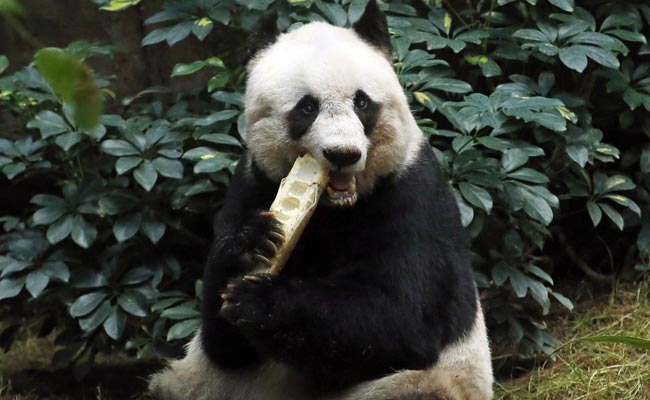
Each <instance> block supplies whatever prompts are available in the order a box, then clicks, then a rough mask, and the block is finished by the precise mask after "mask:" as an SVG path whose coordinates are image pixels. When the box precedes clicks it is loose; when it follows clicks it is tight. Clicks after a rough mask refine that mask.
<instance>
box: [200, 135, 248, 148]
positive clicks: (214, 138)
mask: <svg viewBox="0 0 650 400" xmlns="http://www.w3.org/2000/svg"><path fill="white" fill-rule="evenodd" d="M199 139H201V140H205V141H206V142H211V143H216V144H226V145H231V146H237V147H241V143H239V140H237V139H235V138H234V137H232V136H230V135H225V134H223V133H210V134H207V135H202V136H201V137H200V138H199Z"/></svg>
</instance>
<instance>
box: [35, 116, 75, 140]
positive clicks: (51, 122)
mask: <svg viewBox="0 0 650 400" xmlns="http://www.w3.org/2000/svg"><path fill="white" fill-rule="evenodd" d="M27 127H28V128H38V129H39V130H40V131H41V136H42V137H43V138H47V137H49V136H52V135H56V134H59V133H63V132H67V131H69V130H70V126H69V125H68V124H66V123H65V121H64V120H63V117H61V116H60V115H59V114H57V113H54V112H52V111H49V110H45V111H41V112H39V113H38V114H36V116H35V117H34V119H33V120H31V121H29V122H28V123H27Z"/></svg>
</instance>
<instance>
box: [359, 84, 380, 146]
mask: <svg viewBox="0 0 650 400" xmlns="http://www.w3.org/2000/svg"><path fill="white" fill-rule="evenodd" d="M353 102H354V112H355V113H356V114H357V117H359V121H361V123H362V124H363V131H364V132H365V134H366V136H368V135H370V134H371V133H372V131H373V130H374V129H375V126H376V125H377V119H378V118H379V109H380V108H381V105H380V104H379V103H377V102H376V101H373V100H372V99H371V98H370V97H369V96H368V95H367V94H366V92H364V91H363V90H357V91H356V93H355V94H354V100H353Z"/></svg>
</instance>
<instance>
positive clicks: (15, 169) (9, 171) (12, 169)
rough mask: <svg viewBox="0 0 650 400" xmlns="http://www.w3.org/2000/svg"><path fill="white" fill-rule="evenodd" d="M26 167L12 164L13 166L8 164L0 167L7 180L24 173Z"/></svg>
mask: <svg viewBox="0 0 650 400" xmlns="http://www.w3.org/2000/svg"><path fill="white" fill-rule="evenodd" d="M26 168H27V166H26V165H25V164H24V163H21V162H19V163H14V164H8V165H5V166H4V167H2V172H3V173H4V174H5V175H6V176H7V178H9V179H13V178H15V177H16V176H17V175H18V174H20V173H22V172H23V171H25V169H26Z"/></svg>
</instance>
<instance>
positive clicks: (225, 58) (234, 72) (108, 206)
mask: <svg viewBox="0 0 650 400" xmlns="http://www.w3.org/2000/svg"><path fill="white" fill-rule="evenodd" d="M94 2H95V3H97V4H98V5H99V6H101V7H102V8H103V9H105V10H107V11H106V12H110V11H119V10H121V9H124V8H128V7H131V6H134V5H135V6H137V3H139V1H137V0H135V1H121V0H120V1H115V0H94ZM366 2H367V1H366V0H352V1H343V3H342V4H335V3H329V2H324V1H320V0H316V1H312V0H301V1H289V2H280V1H277V2H276V1H274V0H256V1H239V0H236V1H233V0H223V1H217V0H189V1H184V2H171V1H170V2H167V3H165V5H164V7H163V10H161V11H160V12H159V13H157V14H155V15H153V16H152V17H151V18H149V20H148V21H147V24H148V25H152V26H153V29H152V30H151V32H150V33H148V34H147V35H146V36H145V37H144V38H143V41H142V44H143V46H151V45H165V44H163V43H162V42H166V43H167V44H168V45H174V44H176V43H178V42H181V41H182V40H184V39H185V38H187V37H188V36H190V35H193V36H195V37H196V38H198V39H200V40H203V39H204V38H206V36H207V35H209V34H211V33H214V32H226V31H227V32H228V40H227V41H223V42H221V43H219V45H218V46H219V47H218V48H217V49H216V52H215V57H211V58H209V59H207V60H199V61H195V62H192V63H188V64H179V65H177V66H176V67H175V68H174V69H173V71H170V74H171V75H172V76H183V75H190V74H194V73H196V72H197V71H199V70H208V71H209V72H210V75H211V78H210V79H206V81H202V80H201V79H200V78H197V79H196V80H195V82H196V83H197V84H196V88H195V89H193V90H187V91H182V92H172V91H170V90H169V89H167V88H161V87H155V88H151V89H148V90H145V91H144V92H142V93H138V94H136V95H134V96H131V97H128V98H125V99H114V98H112V97H111V93H112V92H111V91H110V83H111V79H112V78H111V77H107V76H100V75H96V76H94V83H92V84H91V85H90V86H88V87H89V88H91V89H92V90H98V91H100V92H101V93H104V96H105V98H106V102H107V104H106V109H107V110H109V111H106V113H104V114H102V115H100V116H99V124H97V125H96V126H95V124H89V123H88V120H90V121H95V120H96V118H93V117H92V114H91V116H90V117H88V118H86V119H84V118H81V119H80V117H83V116H87V115H88V113H92V112H97V110H98V108H96V107H89V108H90V111H88V110H86V111H84V110H85V109H84V108H83V107H81V108H80V105H83V104H85V102H84V101H81V102H79V101H78V98H77V97H74V96H72V97H70V96H66V95H64V94H63V92H61V90H56V88H57V85H58V86H59V87H60V85H61V83H60V82H59V83H56V82H52V78H51V77H50V78H49V81H48V80H46V79H45V78H44V77H43V76H42V75H41V74H40V73H39V71H38V70H37V68H36V66H35V65H29V66H26V67H24V68H22V69H19V70H18V71H17V72H15V73H13V74H11V75H6V74H5V75H4V76H1V77H0V106H2V107H3V108H6V110H10V111H7V112H11V113H12V114H13V115H14V116H15V117H16V118H18V119H19V121H22V122H21V123H24V130H21V131H20V132H19V134H18V135H14V136H13V137H7V138H3V139H0V170H1V171H2V173H3V174H4V175H5V176H6V178H7V179H8V184H9V185H11V187H12V188H15V190H16V191H17V192H21V191H22V192H25V191H26V192H27V194H28V195H29V198H30V199H31V200H30V201H29V204H24V206H23V207H22V208H20V209H19V210H17V211H16V212H15V213H14V214H13V215H4V216H2V218H1V219H0V221H1V222H2V223H3V228H4V232H5V233H4V234H2V235H1V236H0V271H1V272H0V310H2V315H3V321H1V322H0V329H2V336H0V339H2V340H0V342H3V343H6V342H10V341H11V338H13V337H15V336H16V335H17V334H18V333H19V332H20V331H21V329H30V330H35V329H38V330H39V331H40V333H42V334H45V333H47V332H49V331H51V329H52V327H54V326H58V327H59V330H58V337H57V341H58V343H59V344H62V345H64V347H62V348H61V350H60V351H58V352H57V353H56V354H55V356H54V363H55V365H57V366H63V365H68V364H69V363H74V364H75V365H76V366H77V368H76V371H77V372H78V374H80V375H83V374H84V373H85V372H86V371H87V367H88V366H89V365H91V363H92V360H93V357H94V355H95V354H96V353H97V352H98V351H101V352H106V351H111V350H113V349H120V348H123V347H124V346H125V347H126V348H127V349H134V350H135V351H137V355H138V357H143V356H147V355H150V354H151V353H152V352H154V351H157V350H163V349H165V348H166V346H165V344H166V343H167V342H169V341H172V342H173V343H177V344H178V343H180V342H182V341H183V340H186V339H187V338H188V337H189V336H190V335H191V334H192V333H193V332H194V331H195V329H196V328H197V327H198V325H199V321H200V319H199V312H198V310H197V304H198V303H197V301H196V298H197V297H199V296H200V295H201V285H200V281H196V279H197V278H198V277H199V276H200V270H201V265H202V262H203V259H204V257H205V254H206V251H207V248H208V247H209V240H210V236H211V234H210V231H211V225H210V222H209V221H210V219H211V216H212V215H213V214H214V212H215V211H216V210H217V209H218V207H219V203H220V199H221V198H222V196H223V193H224V191H225V189H226V187H227V185H228V182H229V179H230V176H231V173H232V171H233V168H234V166H235V165H236V163H237V160H238V157H239V154H241V151H242V147H243V145H242V142H243V140H242V137H243V132H244V131H245V127H244V119H243V116H242V113H241V112H242V107H243V105H242V91H243V82H244V71H243V68H242V66H241V65H237V64H235V61H233V60H240V59H241V53H242V51H243V49H244V48H245V39H246V35H247V32H248V31H250V29H251V27H252V26H253V24H254V22H255V20H256V18H257V17H258V16H259V15H261V14H262V13H263V12H264V11H265V10H267V9H269V8H272V7H275V8H277V9H278V11H279V15H280V19H279V25H280V28H281V29H292V28H295V27H297V26H299V25H301V24H303V23H306V22H308V21H313V20H325V21H329V22H332V23H334V24H337V25H347V24H349V23H351V22H354V21H355V20H356V19H357V18H358V17H359V16H360V15H361V13H362V11H363V9H364V7H365V4H366ZM429 3H431V4H429ZM642 3H643V2H641V1H606V0H600V1H582V2H578V4H574V1H573V0H548V1H543V0H539V1H538V0H526V1H523V0H491V1H485V0H470V1H465V0H462V1H461V0H454V1H451V0H450V1H442V2H441V1H435V2H428V1H425V2H424V3H420V2H416V1H412V2H408V1H404V2H390V3H386V4H384V5H383V8H384V9H385V10H386V12H387V14H388V21H389V26H390V31H391V34H392V42H393V47H394V61H395V63H394V65H395V70H396V71H397V72H398V74H399V77H400V80H401V82H402V84H403V86H404V88H405V89H406V92H407V95H408V97H409V100H410V102H411V106H412V110H413V112H414V114H415V116H416V118H417V120H418V123H419V124H420V126H421V128H422V130H423V132H424V133H425V135H426V136H427V138H428V139H429V141H430V143H431V145H432V149H433V151H434V152H435V153H436V155H437V156H438V159H439V161H440V163H441V165H442V166H443V169H444V171H445V173H446V176H447V178H448V180H449V183H450V184H451V185H452V187H453V191H454V194H455V195H456V199H457V201H458V205H459V208H460V210H461V215H462V222H463V225H464V226H466V227H467V231H468V233H469V234H470V235H471V238H472V240H473V244H474V249H475V259H476V263H475V265H476V280H477V282H478V284H479V287H480V288H481V289H482V292H483V297H484V298H485V299H486V300H485V304H486V307H485V308H486V311H487V314H488V322H489V324H490V327H491V333H492V336H493V337H494V339H495V340H496V341H500V342H510V343H513V344H515V345H516V346H517V350H518V352H519V353H520V354H521V355H524V356H530V355H533V354H535V353H537V352H546V353H550V352H551V351H552V349H553V348H554V346H555V341H554V339H553V338H552V336H550V335H548V334H547V333H545V332H544V330H543V327H544V325H543V320H544V315H546V314H547V313H548V312H549V309H550V307H551V305H552V300H553V301H555V302H556V303H557V304H560V305H562V306H564V307H566V308H569V309H571V308H572V304H571V301H570V300H569V299H567V298H566V297H564V296H563V295H561V294H560V293H558V292H557V291H555V290H554V289H553V287H554V278H555V279H556V280H557V279H558V277H566V276H567V275H568V274H567V273H563V274H559V273H558V272H559V271H560V270H569V269H572V268H576V267H579V268H581V269H583V270H586V271H588V272H589V273H590V274H591V275H592V276H596V277H602V276H603V275H605V274H606V273H608V272H611V271H609V270H607V269H603V268H601V267H599V266H598V265H596V264H593V266H592V267H588V265H589V264H590V262H591V263H594V262H595V261H596V260H598V259H600V260H606V264H605V265H606V266H608V268H609V269H613V270H614V271H620V270H621V269H623V268H627V267H628V266H629V265H628V264H629V263H630V262H631V263H632V264H631V266H632V267H634V268H636V269H637V270H639V271H648V270H650V195H649V193H648V190H649V189H650V178H649V175H648V172H650V144H649V142H648V138H649V137H650V61H648V60H649V54H650V46H649V45H648V43H647V37H648V34H649V33H650V28H649V25H650V6H648V5H645V4H642ZM0 11H2V10H0ZM5 12H7V11H6V10H5ZM112 50H113V49H112V48H111V47H110V46H102V45H97V44H90V43H85V42H75V43H72V44H71V45H70V46H69V47H68V48H67V49H66V50H65V52H64V54H66V55H68V56H73V57H74V58H75V59H77V60H88V59H90V60H88V61H87V62H88V63H91V64H92V58H93V57H110V56H111V54H112ZM55 52H57V51H56V50H55ZM8 62H9V60H8V59H7V58H6V57H0V73H2V71H4V70H5V68H6V67H7V65H8ZM36 65H38V57H37V64H36ZM80 65H85V64H80ZM38 67H39V68H40V69H41V70H43V68H41V66H40V65H38ZM80 68H81V67H80ZM80 70H83V68H81V69H80ZM115 72H116V73H119V71H115ZM45 75H46V76H47V72H46V73H45ZM73 75H74V74H69V76H68V79H78V78H74V76H73ZM84 82H86V81H84ZM86 83H87V82H86ZM53 88H54V90H53ZM91 89H88V90H91ZM84 93H86V94H88V93H87V92H84ZM90 98H94V97H92V96H91V97H90ZM75 99H77V100H75ZM82 99H85V97H82ZM34 182H36V183H37V184H34ZM42 182H47V183H48V184H46V185H42V184H40V183H42ZM30 183H31V184H30ZM579 245H580V246H582V247H580V246H579ZM585 266H587V267H585ZM569 275H570V274H569ZM195 282H196V285H195ZM19 327H21V328H19Z"/></svg>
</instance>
